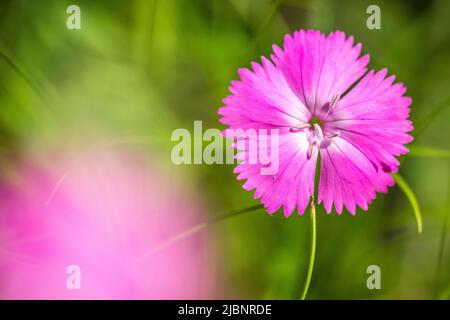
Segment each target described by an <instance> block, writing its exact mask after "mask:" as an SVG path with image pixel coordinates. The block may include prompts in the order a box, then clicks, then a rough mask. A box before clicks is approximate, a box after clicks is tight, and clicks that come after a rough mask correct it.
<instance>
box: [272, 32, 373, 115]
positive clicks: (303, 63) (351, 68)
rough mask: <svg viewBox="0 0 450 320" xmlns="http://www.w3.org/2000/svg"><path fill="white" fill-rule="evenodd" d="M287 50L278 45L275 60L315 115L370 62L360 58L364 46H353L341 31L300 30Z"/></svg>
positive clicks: (290, 38)
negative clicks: (326, 34) (326, 33)
mask: <svg viewBox="0 0 450 320" xmlns="http://www.w3.org/2000/svg"><path fill="white" fill-rule="evenodd" d="M283 49H284V50H282V49H280V48H278V47H277V46H274V47H273V50H274V53H275V55H274V56H273V57H272V60H273V61H274V62H275V64H276V66H277V67H278V68H280V69H281V70H282V71H283V74H284V75H285V77H286V79H287V80H288V83H289V85H290V86H291V87H292V88H293V90H294V91H295V93H296V94H297V96H298V97H299V99H301V101H302V102H303V104H305V105H306V106H307V107H308V108H309V109H310V110H311V111H312V112H313V111H314V110H320V108H322V107H324V106H325V104H326V103H328V102H329V101H330V100H331V98H332V97H333V96H334V95H336V94H339V95H342V94H343V93H344V92H345V91H346V90H347V89H348V88H349V87H350V86H351V85H352V84H353V83H354V82H355V81H356V80H358V79H359V78H360V77H361V76H362V75H363V74H364V73H365V72H366V71H367V69H366V65H367V64H368V63H369V56H368V55H366V56H363V57H361V58H360V57H359V56H360V53H361V44H357V45H353V37H349V38H346V36H345V34H344V33H343V32H340V31H337V32H333V33H330V34H329V35H328V36H325V35H324V34H322V33H321V32H320V31H315V30H308V31H304V30H300V31H296V32H295V33H294V34H293V36H291V35H287V36H286V37H285V40H284V46H283Z"/></svg>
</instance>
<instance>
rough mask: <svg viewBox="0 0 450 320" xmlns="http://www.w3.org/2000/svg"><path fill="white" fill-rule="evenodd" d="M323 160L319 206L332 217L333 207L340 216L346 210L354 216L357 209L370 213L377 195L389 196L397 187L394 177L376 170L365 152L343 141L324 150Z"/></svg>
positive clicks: (336, 139)
mask: <svg viewBox="0 0 450 320" xmlns="http://www.w3.org/2000/svg"><path fill="white" fill-rule="evenodd" d="M320 158H321V164H320V181H319V195H318V202H319V203H321V202H322V201H323V204H324V207H325V210H326V211H327V212H328V213H330V212H331V209H332V206H333V204H334V207H335V209H336V211H337V213H338V214H341V213H342V208H343V206H345V208H346V209H347V210H348V211H349V212H350V213H351V214H355V211H356V205H358V206H359V207H361V208H362V209H364V210H367V205H368V204H369V203H370V202H371V201H372V200H373V199H375V196H376V192H386V191H387V187H388V186H392V185H393V184H394V180H393V179H392V177H391V175H390V174H388V173H386V172H384V171H378V170H376V167H375V166H374V165H373V163H372V162H371V161H370V160H369V159H368V158H367V157H366V156H365V155H364V154H363V153H362V152H361V151H359V150H358V149H357V148H356V147H355V146H353V145H352V144H351V143H349V142H348V141H346V140H344V139H342V138H340V137H336V138H334V139H332V141H331V144H330V145H328V146H327V147H326V148H322V149H320Z"/></svg>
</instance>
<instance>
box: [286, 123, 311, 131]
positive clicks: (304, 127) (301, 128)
mask: <svg viewBox="0 0 450 320" xmlns="http://www.w3.org/2000/svg"><path fill="white" fill-rule="evenodd" d="M308 128H311V125H310V124H309V123H302V124H299V125H296V126H295V127H292V128H290V129H289V131H290V132H299V131H301V130H303V129H308Z"/></svg>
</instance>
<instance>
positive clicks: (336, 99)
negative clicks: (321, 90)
mask: <svg viewBox="0 0 450 320" xmlns="http://www.w3.org/2000/svg"><path fill="white" fill-rule="evenodd" d="M340 99H341V95H340V94H339V93H336V94H335V95H334V96H332V97H331V100H330V102H329V103H328V108H327V110H326V111H327V112H326V114H325V118H326V117H328V115H329V114H330V112H331V110H333V108H334V107H335V106H336V104H337V103H338V102H339V100H340Z"/></svg>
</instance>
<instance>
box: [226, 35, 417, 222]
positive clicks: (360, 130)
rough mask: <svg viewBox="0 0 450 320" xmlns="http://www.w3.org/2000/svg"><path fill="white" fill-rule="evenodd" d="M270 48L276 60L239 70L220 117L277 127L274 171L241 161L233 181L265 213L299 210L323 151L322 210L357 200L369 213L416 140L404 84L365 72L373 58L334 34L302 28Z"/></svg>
mask: <svg viewBox="0 0 450 320" xmlns="http://www.w3.org/2000/svg"><path fill="white" fill-rule="evenodd" d="M273 50H274V54H273V55H272V56H271V60H272V61H273V62H272V61H270V60H269V59H266V58H264V57H262V65H260V64H258V63H255V62H252V68H253V70H248V69H240V70H239V76H240V78H241V80H240V81H233V82H232V83H231V87H230V91H231V93H232V94H231V95H230V96H228V97H227V98H225V99H224V103H225V106H224V107H222V108H220V110H219V114H220V115H222V116H223V117H222V118H221V119H220V121H221V122H222V123H224V124H226V125H228V126H229V127H230V128H232V129H238V128H239V129H243V130H247V129H260V128H266V129H271V128H276V129H278V130H279V134H280V136H279V155H280V156H279V170H278V172H277V173H276V174H275V175H263V174H261V172H260V168H261V166H262V165H261V164H260V163H256V164H255V163H253V164H250V163H247V162H245V161H244V162H241V163H240V164H238V165H237V167H236V168H235V172H236V173H238V174H239V176H238V179H245V180H246V182H245V184H244V185H243V187H244V189H246V190H252V189H255V198H261V202H262V203H263V204H264V206H265V208H266V209H267V211H268V212H269V213H274V212H275V211H277V210H278V209H280V207H283V208H284V214H285V215H286V216H289V215H291V213H292V211H293V210H294V209H295V208H297V211H298V213H299V214H300V215H301V214H303V212H304V210H305V208H306V207H307V206H308V203H309V201H310V198H311V197H312V196H313V194H314V177H315V171H316V163H317V159H318V155H319V154H320V171H319V174H320V179H319V187H318V203H322V202H323V205H324V207H325V209H326V211H327V212H328V213H330V212H331V209H332V207H333V205H334V208H335V210H336V211H337V212H338V213H339V214H341V213H342V209H343V206H345V208H346V209H347V210H348V211H349V212H350V213H351V214H355V211H356V206H357V205H358V206H359V207H360V208H362V209H364V210H367V206H368V204H369V203H370V202H371V201H372V200H373V199H375V197H376V192H386V191H387V188H388V187H389V186H392V185H393V184H394V180H393V178H392V177H391V173H392V172H396V171H397V169H398V166H399V162H398V161H397V159H396V157H397V156H399V155H402V154H405V153H407V152H408V149H407V148H405V147H404V145H405V144H406V143H408V142H410V141H411V140H412V137H411V136H410V135H408V134H407V132H409V131H411V130H412V129H413V126H412V123H411V121H409V120H408V117H409V112H410V109H409V106H410V104H411V99H410V98H409V97H405V96H403V94H404V93H405V91H406V88H405V87H404V86H403V84H401V83H396V84H394V78H395V77H394V76H390V77H387V70H386V69H383V70H381V71H379V72H375V71H373V70H371V71H369V72H367V68H366V66H367V64H368V62H369V56H368V55H365V56H362V57H361V56H360V52H361V44H356V45H354V43H353V37H348V38H346V36H345V34H344V33H343V32H340V31H337V32H333V33H330V34H329V35H328V36H326V35H324V34H322V33H321V32H319V31H314V30H308V31H304V30H300V31H297V32H295V33H294V34H293V36H291V35H287V36H286V37H285V40H284V45H283V49H281V48H279V47H277V46H273ZM366 72H367V73H366ZM247 149H248V148H247ZM247 149H246V148H244V150H242V153H244V154H245V153H246V152H248V151H249V150H247ZM240 158H242V155H241V157H240Z"/></svg>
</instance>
